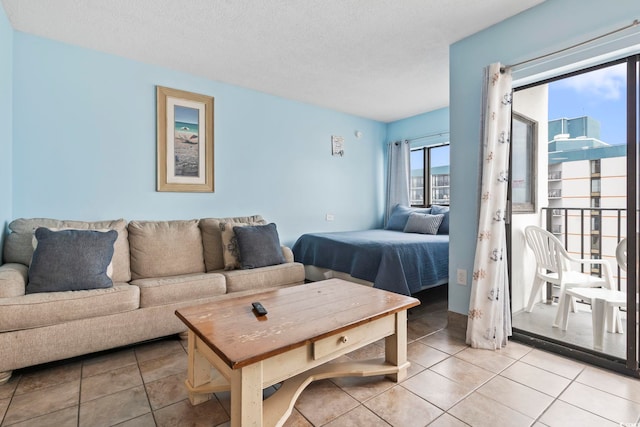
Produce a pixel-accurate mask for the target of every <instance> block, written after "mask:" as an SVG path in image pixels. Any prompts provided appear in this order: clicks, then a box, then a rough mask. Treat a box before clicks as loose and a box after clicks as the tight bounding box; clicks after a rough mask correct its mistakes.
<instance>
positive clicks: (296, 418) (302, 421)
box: [283, 409, 313, 427]
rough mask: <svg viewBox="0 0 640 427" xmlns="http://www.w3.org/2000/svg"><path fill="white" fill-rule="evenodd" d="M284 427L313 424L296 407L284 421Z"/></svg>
mask: <svg viewBox="0 0 640 427" xmlns="http://www.w3.org/2000/svg"><path fill="white" fill-rule="evenodd" d="M283 427H313V424H311V423H310V422H309V421H307V419H306V418H305V417H303V416H302V414H300V412H298V410H297V409H294V410H293V412H292V413H291V415H289V418H287V420H286V421H285V422H284V424H283Z"/></svg>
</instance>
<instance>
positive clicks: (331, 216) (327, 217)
mask: <svg viewBox="0 0 640 427" xmlns="http://www.w3.org/2000/svg"><path fill="white" fill-rule="evenodd" d="M324 219H326V220H327V221H333V219H334V217H333V214H327V215H326V216H325V217H324Z"/></svg>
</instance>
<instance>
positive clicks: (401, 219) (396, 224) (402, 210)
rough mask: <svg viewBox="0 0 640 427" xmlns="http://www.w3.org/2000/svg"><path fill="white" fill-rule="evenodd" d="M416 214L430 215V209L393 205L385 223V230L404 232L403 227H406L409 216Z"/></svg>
mask: <svg viewBox="0 0 640 427" xmlns="http://www.w3.org/2000/svg"><path fill="white" fill-rule="evenodd" d="M413 212H417V213H422V214H429V213H431V208H412V207H410V206H403V205H395V206H394V207H393V209H392V210H391V215H389V221H387V226H386V227H385V229H386V230H396V231H404V227H405V226H406V225H407V221H408V220H409V215H411V213H413Z"/></svg>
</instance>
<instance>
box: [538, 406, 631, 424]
mask: <svg viewBox="0 0 640 427" xmlns="http://www.w3.org/2000/svg"><path fill="white" fill-rule="evenodd" d="M540 422H541V423H543V424H544V425H547V426H549V427H567V426H580V427H616V426H618V427H619V426H620V424H618V423H614V422H613V421H610V420H607V419H605V418H602V417H600V416H598V415H595V414H593V413H591V412H588V411H585V410H584V409H580V408H577V407H575V406H573V405H570V404H568V403H566V402H563V401H561V400H556V401H555V402H553V404H552V405H551V406H550V407H549V409H547V411H546V412H545V413H544V414H543V415H542V416H541V417H540Z"/></svg>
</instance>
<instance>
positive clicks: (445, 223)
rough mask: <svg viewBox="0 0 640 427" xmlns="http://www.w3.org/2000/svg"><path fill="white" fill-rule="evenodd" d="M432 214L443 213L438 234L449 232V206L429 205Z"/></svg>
mask: <svg viewBox="0 0 640 427" xmlns="http://www.w3.org/2000/svg"><path fill="white" fill-rule="evenodd" d="M431 213H432V214H434V215H435V214H444V218H442V223H441V224H440V228H439V229H438V234H449V206H439V205H431Z"/></svg>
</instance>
